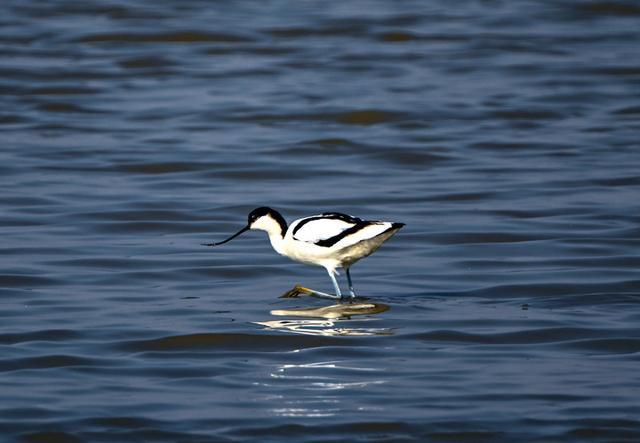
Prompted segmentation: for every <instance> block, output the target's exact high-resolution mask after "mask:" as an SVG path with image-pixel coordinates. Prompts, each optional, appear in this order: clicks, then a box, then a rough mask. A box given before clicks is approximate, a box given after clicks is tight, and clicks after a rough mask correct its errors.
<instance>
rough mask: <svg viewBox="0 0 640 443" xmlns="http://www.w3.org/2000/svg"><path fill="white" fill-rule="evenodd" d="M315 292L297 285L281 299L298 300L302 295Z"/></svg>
mask: <svg viewBox="0 0 640 443" xmlns="http://www.w3.org/2000/svg"><path fill="white" fill-rule="evenodd" d="M310 292H313V291H312V290H311V289H309V288H305V287H304V286H300V285H295V286H294V287H293V289H290V290H288V291H287V292H285V293H284V294H282V295H281V296H280V297H279V298H298V296H300V295H301V294H307V295H308V294H309V293H310Z"/></svg>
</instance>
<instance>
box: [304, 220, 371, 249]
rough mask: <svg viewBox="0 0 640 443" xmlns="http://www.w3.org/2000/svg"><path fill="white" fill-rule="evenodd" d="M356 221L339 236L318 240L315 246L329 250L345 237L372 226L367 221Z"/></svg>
mask: <svg viewBox="0 0 640 443" xmlns="http://www.w3.org/2000/svg"><path fill="white" fill-rule="evenodd" d="M352 218H353V217H352ZM357 220H358V222H356V224H355V225H353V226H351V227H350V228H347V229H345V230H344V231H342V232H341V233H340V234H338V235H334V236H333V237H329V238H325V239H323V240H318V241H317V242H316V243H315V244H316V245H318V246H322V247H325V248H330V247H331V246H333V245H335V244H336V243H338V242H339V241H340V240H342V239H343V238H345V237H347V236H348V235H351V234H355V233H356V232H358V231H359V230H361V229H363V228H365V227H367V226H369V225H371V224H372V223H371V222H368V221H364V220H360V219H357Z"/></svg>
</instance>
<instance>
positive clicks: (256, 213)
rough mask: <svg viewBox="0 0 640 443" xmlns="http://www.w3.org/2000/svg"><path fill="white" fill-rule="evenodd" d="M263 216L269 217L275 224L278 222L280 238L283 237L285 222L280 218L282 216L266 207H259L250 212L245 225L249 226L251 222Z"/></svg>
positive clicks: (285, 227) (285, 228) (285, 229)
mask: <svg viewBox="0 0 640 443" xmlns="http://www.w3.org/2000/svg"><path fill="white" fill-rule="evenodd" d="M264 216H269V217H271V218H272V219H274V220H275V221H276V222H278V225H280V230H281V231H282V236H283V237H284V235H285V233H286V232H287V222H286V220H285V219H284V218H283V217H282V215H280V213H279V212H278V211H276V210H275V209H271V208H269V207H267V206H261V207H259V208H256V209H254V210H253V211H251V212H250V213H249V219H248V223H247V225H248V226H251V225H252V224H253V222H255V221H256V220H258V219H259V218H260V217H264Z"/></svg>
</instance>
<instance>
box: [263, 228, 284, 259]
mask: <svg viewBox="0 0 640 443" xmlns="http://www.w3.org/2000/svg"><path fill="white" fill-rule="evenodd" d="M267 233H268V234H269V241H270V242H271V246H273V249H274V250H275V251H276V252H277V253H278V254H280V255H285V253H284V238H282V234H281V233H280V229H279V228H278V232H267Z"/></svg>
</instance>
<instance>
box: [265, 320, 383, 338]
mask: <svg viewBox="0 0 640 443" xmlns="http://www.w3.org/2000/svg"><path fill="white" fill-rule="evenodd" d="M346 321H348V320H339V319H326V320H319V319H318V320H310V319H304V320H302V319H301V320H298V319H285V320H270V321H264V322H255V324H258V325H261V326H264V327H265V328H267V329H273V330H277V331H284V332H294V333H296V334H306V335H322V336H372V335H393V331H392V330H391V329H390V328H346V327H341V326H340V323H343V322H346Z"/></svg>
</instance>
